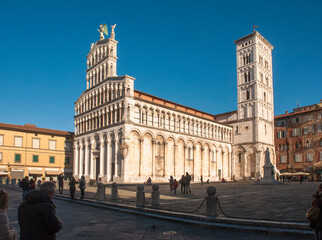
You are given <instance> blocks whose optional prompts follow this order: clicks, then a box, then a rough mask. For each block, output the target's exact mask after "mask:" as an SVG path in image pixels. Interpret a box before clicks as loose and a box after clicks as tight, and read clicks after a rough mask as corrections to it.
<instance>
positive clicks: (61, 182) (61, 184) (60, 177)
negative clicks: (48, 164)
mask: <svg viewBox="0 0 322 240" xmlns="http://www.w3.org/2000/svg"><path fill="white" fill-rule="evenodd" d="M64 177H65V176H64V175H63V173H61V174H59V175H58V189H59V193H60V194H63V190H64Z"/></svg>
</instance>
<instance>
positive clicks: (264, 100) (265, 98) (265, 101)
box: [264, 92, 266, 102]
mask: <svg viewBox="0 0 322 240" xmlns="http://www.w3.org/2000/svg"><path fill="white" fill-rule="evenodd" d="M264 102H266V92H264Z"/></svg>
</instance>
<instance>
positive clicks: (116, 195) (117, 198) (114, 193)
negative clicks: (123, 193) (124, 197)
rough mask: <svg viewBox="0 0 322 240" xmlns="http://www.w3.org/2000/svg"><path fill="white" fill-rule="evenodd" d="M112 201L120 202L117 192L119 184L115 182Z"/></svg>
mask: <svg viewBox="0 0 322 240" xmlns="http://www.w3.org/2000/svg"><path fill="white" fill-rule="evenodd" d="M111 200H119V194H118V192H117V183H115V182H114V183H113V184H112V190H111Z"/></svg>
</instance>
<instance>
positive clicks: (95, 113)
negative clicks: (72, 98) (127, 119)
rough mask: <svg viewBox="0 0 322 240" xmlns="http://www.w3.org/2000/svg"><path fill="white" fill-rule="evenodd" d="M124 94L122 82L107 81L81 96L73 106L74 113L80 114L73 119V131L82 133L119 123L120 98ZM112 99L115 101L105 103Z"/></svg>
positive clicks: (121, 105)
mask: <svg viewBox="0 0 322 240" xmlns="http://www.w3.org/2000/svg"><path fill="white" fill-rule="evenodd" d="M124 94H125V93H124V84H122V83H117V82H109V83H107V84H105V85H104V86H101V87H100V88H98V89H94V90H93V91H91V92H89V93H87V94H85V95H84V96H82V97H81V99H80V100H78V101H77V103H76V106H75V115H76V116H77V115H79V114H81V115H82V116H77V117H76V119H75V133H76V134H82V133H85V132H88V131H92V130H96V129H99V128H101V127H106V126H109V125H112V124H116V123H119V122H120V121H121V120H122V119H123V116H124V101H121V100H120V99H121V98H122V97H123V96H124ZM113 100H115V102H113V103H111V104H109V105H106V103H107V102H110V101H113ZM117 100H119V101H117ZM104 104H105V106H102V107H101V108H99V109H97V108H98V107H99V106H101V105H104ZM94 109H95V110H94ZM87 111H88V112H87Z"/></svg>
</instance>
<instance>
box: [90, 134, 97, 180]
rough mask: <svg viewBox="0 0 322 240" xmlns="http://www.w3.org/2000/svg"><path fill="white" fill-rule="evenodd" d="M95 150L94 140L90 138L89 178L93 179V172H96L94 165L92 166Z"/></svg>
mask: <svg viewBox="0 0 322 240" xmlns="http://www.w3.org/2000/svg"><path fill="white" fill-rule="evenodd" d="M95 148H96V142H95V138H94V137H92V138H91V150H92V151H91V154H90V157H91V159H90V178H91V179H94V174H95V170H96V165H95V166H94V161H95V156H94V154H93V150H95Z"/></svg>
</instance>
